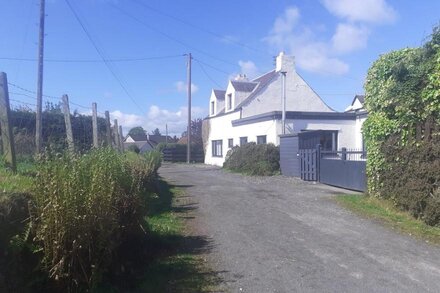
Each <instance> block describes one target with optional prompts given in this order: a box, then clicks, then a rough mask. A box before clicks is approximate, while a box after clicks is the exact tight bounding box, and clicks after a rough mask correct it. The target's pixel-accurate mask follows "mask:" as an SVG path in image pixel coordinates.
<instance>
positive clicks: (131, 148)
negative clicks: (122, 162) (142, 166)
mask: <svg viewBox="0 0 440 293" xmlns="http://www.w3.org/2000/svg"><path fill="white" fill-rule="evenodd" d="M127 150H128V151H129V152H133V153H136V154H139V153H140V152H141V150H140V149H139V147H138V146H137V145H135V144H132V145H129V146H128V148H127Z"/></svg>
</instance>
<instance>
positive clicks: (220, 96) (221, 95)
mask: <svg viewBox="0 0 440 293" xmlns="http://www.w3.org/2000/svg"><path fill="white" fill-rule="evenodd" d="M225 94H226V91H224V90H214V95H215V97H216V98H217V99H218V100H224V99H225Z"/></svg>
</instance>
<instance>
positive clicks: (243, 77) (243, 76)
mask: <svg viewBox="0 0 440 293" xmlns="http://www.w3.org/2000/svg"><path fill="white" fill-rule="evenodd" d="M234 80H235V81H249V79H248V78H247V76H246V74H238V75H237V76H236V77H235V78H234Z"/></svg>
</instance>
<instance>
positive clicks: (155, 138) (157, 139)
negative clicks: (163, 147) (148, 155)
mask: <svg viewBox="0 0 440 293" xmlns="http://www.w3.org/2000/svg"><path fill="white" fill-rule="evenodd" d="M149 140H150V142H152V143H155V144H159V143H161V142H166V141H167V137H166V135H152V134H150V135H149ZM172 140H173V139H172V138H171V137H170V136H168V142H171V141H172Z"/></svg>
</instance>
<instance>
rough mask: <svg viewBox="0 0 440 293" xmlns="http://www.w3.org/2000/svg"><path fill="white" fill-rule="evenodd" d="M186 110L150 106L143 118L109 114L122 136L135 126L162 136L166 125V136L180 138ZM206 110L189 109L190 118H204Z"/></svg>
mask: <svg viewBox="0 0 440 293" xmlns="http://www.w3.org/2000/svg"><path fill="white" fill-rule="evenodd" d="M187 109H188V108H187V107H180V108H179V110H177V111H170V110H167V109H161V108H160V107H158V106H156V105H152V106H151V107H150V108H149V110H148V112H147V114H146V115H145V116H140V115H136V114H127V113H122V112H121V111H119V110H117V111H113V112H111V113H110V114H111V117H112V119H118V123H119V125H122V127H123V131H124V134H126V133H128V131H129V130H130V129H131V128H133V127H136V126H142V127H143V128H144V129H145V130H146V131H148V132H150V133H151V131H153V130H154V129H156V128H159V130H160V131H161V133H162V134H165V128H166V126H165V125H168V135H176V136H178V137H180V135H181V134H182V132H183V131H185V130H186V127H187V123H188V121H187V120H188V110H187ZM206 114H207V113H206V110H205V109H204V108H201V107H192V108H191V118H192V119H195V118H203V117H204V116H206Z"/></svg>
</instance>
